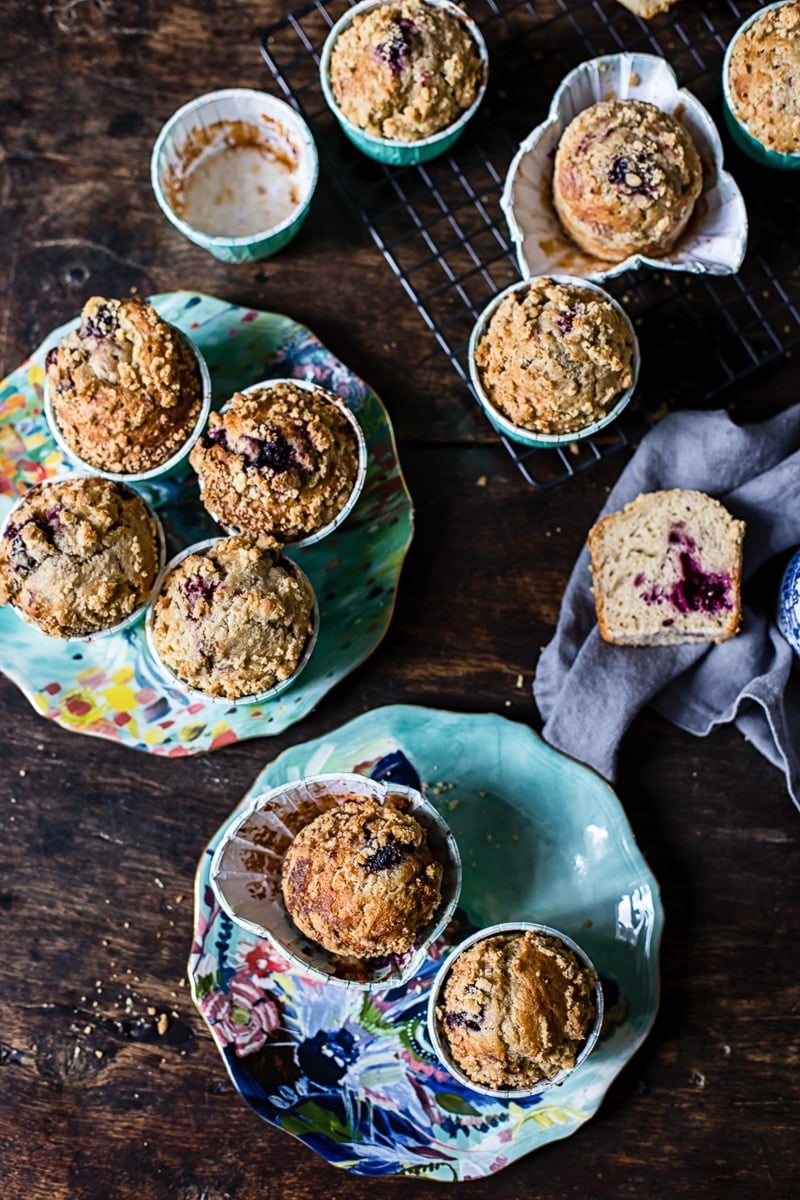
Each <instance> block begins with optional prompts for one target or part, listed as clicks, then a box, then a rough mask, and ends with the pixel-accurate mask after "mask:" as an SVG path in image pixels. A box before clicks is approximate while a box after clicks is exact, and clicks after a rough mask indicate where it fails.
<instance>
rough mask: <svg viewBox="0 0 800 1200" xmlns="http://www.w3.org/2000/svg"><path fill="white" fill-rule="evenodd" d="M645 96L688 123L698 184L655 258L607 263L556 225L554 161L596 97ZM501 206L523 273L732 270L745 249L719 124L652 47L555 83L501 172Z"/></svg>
mask: <svg viewBox="0 0 800 1200" xmlns="http://www.w3.org/2000/svg"><path fill="white" fill-rule="evenodd" d="M609 99H617V100H630V99H635V100H645V101H649V102H650V103H651V104H655V105H656V106H657V107H658V108H660V109H661V110H662V111H663V112H667V113H672V114H674V115H675V116H676V117H678V119H679V120H680V121H681V124H682V125H683V126H684V127H685V128H686V129H687V131H688V132H689V134H690V135H691V137H692V140H693V142H694V144H695V146H696V147H697V151H698V154H699V155H700V159H701V162H702V164H703V190H702V192H701V194H700V196H699V197H698V200H697V203H696V205H695V209H694V213H693V214H692V218H691V220H690V222H689V225H688V227H687V229H686V230H685V232H684V233H683V234H682V235H681V237H680V238H679V239H678V241H677V243H676V245H675V246H674V247H673V249H672V250H671V251H670V252H669V253H668V254H664V255H661V256H660V257H658V258H655V257H648V256H646V255H639V254H635V255H631V256H630V257H629V258H626V259H625V260H624V261H623V262H619V263H609V262H605V261H603V260H601V259H598V258H593V257H592V256H591V255H588V254H585V253H584V252H583V251H582V250H580V249H579V247H578V246H576V245H575V243H574V242H573V241H572V240H571V239H570V238H569V237H568V236H567V234H566V233H565V232H564V230H563V229H562V227H561V224H560V222H559V220H558V216H557V215H556V212H555V209H554V207H553V202H552V181H553V161H554V157H555V151H556V148H557V146H558V143H559V141H560V138H561V135H562V133H563V132H564V130H565V129H566V127H567V125H569V123H570V122H571V121H572V120H573V118H574V117H576V116H577V115H578V113H580V112H582V111H583V110H584V109H586V108H589V107H590V105H592V104H595V103H597V102H599V101H601V100H609ZM500 205H501V208H502V210H503V213H504V214H505V217H506V220H507V222H508V228H509V232H510V234H511V238H512V241H513V242H514V246H515V248H516V254H517V262H518V264H519V269H520V273H521V274H522V275H523V276H529V275H551V274H553V273H558V274H562V275H576V276H581V277H583V278H585V279H592V280H594V281H595V282H596V283H599V282H601V281H602V280H604V279H611V278H612V277H613V276H615V275H620V274H622V272H623V271H629V270H632V269H634V268H637V267H642V266H646V267H655V268H657V269H659V270H664V271H688V272H691V273H692V274H696V275H732V274H735V273H736V272H737V271H738V270H739V267H740V266H741V264H742V261H743V259H744V255H745V250H746V249H747V212H746V210H745V206H744V200H743V198H742V194H741V192H740V191H739V188H738V186H737V185H736V183H735V181H734V180H733V178H732V177H731V176H730V175H729V174H728V172H727V171H725V170H724V169H723V150H722V143H721V141H720V137H719V133H718V132H717V128H716V126H715V124H714V122H713V120H712V119H711V117H710V115H709V114H708V112H707V111H706V109H705V108H704V107H703V105H702V104H701V103H700V101H699V100H698V99H697V98H696V97H695V96H693V95H692V93H691V92H688V91H686V89H685V88H679V87H678V80H677V78H676V76H675V72H674V71H673V70H672V68H671V66H670V65H669V63H668V62H667V61H666V60H665V59H663V58H659V57H658V56H657V55H655V54H633V53H623V54H614V55H610V56H608V57H601V58H593V59H590V60H589V61H588V62H584V63H581V64H580V66H578V67H576V68H575V69H574V70H573V71H570V73H569V74H568V75H567V76H566V78H565V79H564V80H563V82H562V83H561V85H560V86H559V88H558V89H557V91H556V93H555V95H554V97H553V102H552V104H551V106H550V112H549V114H548V117H547V119H546V120H545V121H544V122H543V123H542V124H541V125H538V126H537V127H536V129H534V130H533V132H532V133H530V134H529V135H528V137H527V138H526V139H525V140H524V141H523V142H522V144H521V145H520V147H519V150H518V151H517V153H516V155H515V156H514V158H513V160H512V162H511V166H510V167H509V170H508V174H507V176H506V181H505V186H504V188H503V195H502V197H501V201H500Z"/></svg>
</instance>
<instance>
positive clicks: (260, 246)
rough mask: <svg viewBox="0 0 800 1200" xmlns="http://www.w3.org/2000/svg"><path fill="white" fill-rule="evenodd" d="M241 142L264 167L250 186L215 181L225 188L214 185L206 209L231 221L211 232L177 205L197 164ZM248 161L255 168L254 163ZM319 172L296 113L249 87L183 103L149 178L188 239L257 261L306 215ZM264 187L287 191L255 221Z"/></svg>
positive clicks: (157, 149) (218, 253)
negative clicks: (271, 211)
mask: <svg viewBox="0 0 800 1200" xmlns="http://www.w3.org/2000/svg"><path fill="white" fill-rule="evenodd" d="M259 135H260V136H259ZM237 143H240V144H241V145H243V146H245V147H246V148H248V149H252V150H254V151H255V152H256V157H255V164H256V165H257V166H258V170H259V171H260V174H259V176H258V178H257V179H256V180H255V183H254V184H253V185H252V190H251V192H250V193H248V190H247V188H245V187H236V188H235V187H233V186H231V187H230V189H227V188H225V187H224V186H223V185H224V180H219V181H217V182H218V183H219V184H220V187H221V191H220V187H217V188H214V187H213V186H212V187H209V189H208V194H207V196H206V198H205V201H204V205H203V207H204V217H206V216H207V214H208V212H211V213H212V214H213V215H214V217H215V218H216V220H217V221H221V222H222V223H223V224H227V223H230V225H231V228H230V229H226V230H225V232H221V233H212V232H208V231H207V229H206V228H200V227H199V226H197V225H193V224H191V223H190V221H189V220H188V219H187V218H186V216H185V215H183V214H182V212H181V211H180V210H181V209H182V208H183V207H184V205H183V203H182V200H183V197H184V195H185V187H186V182H187V180H188V179H189V178H190V176H191V172H192V170H193V169H196V168H197V166H198V164H204V167H205V168H207V169H210V168H209V164H211V160H212V158H213V157H214V156H215V155H220V154H221V153H222V152H225V153H227V152H228V151H230V150H231V149H233V148H235V147H236V145H237ZM259 164H260V165H259ZM211 165H212V166H213V164H211ZM248 165H249V166H250V167H252V168H253V169H254V170H255V169H256V166H254V164H253V163H249V164H248ZM223 173H224V172H223ZM243 174H244V172H243ZM318 175H319V161H318V157H317V148H316V146H315V144H314V139H313V137H312V135H311V131H310V129H309V128H308V126H307V125H306V123H305V121H304V120H303V119H302V117H301V116H300V115H299V113H297V112H296V111H295V110H294V109H293V108H291V107H290V106H289V105H288V104H286V103H285V102H284V101H283V100H279V99H278V98H277V97H276V96H270V95H269V94H268V93H267V92H259V91H256V90H255V89H252V88H225V89H223V90H221V91H217V92H209V93H207V94H206V95H203V96H198V97H196V98H195V99H194V100H190V101H189V102H188V104H184V105H183V107H182V108H179V109H178V111H177V112H175V113H174V114H173V115H172V116H171V117H170V119H169V120H168V121H167V122H166V124H165V125H164V127H163V129H162V130H161V132H160V134H159V135H158V138H157V139H156V142H155V145H154V147H153V153H152V156H151V159H150V181H151V183H152V186H153V191H154V192H155V197H156V200H157V201H158V204H159V207H160V208H161V211H162V212H163V213H164V215H165V216H166V218H167V219H168V220H169V221H170V222H171V223H172V224H173V225H174V226H175V228H176V229H177V230H179V232H180V233H182V234H183V236H184V237H186V238H188V239H189V241H190V242H194V243H195V245H197V246H201V247H202V248H203V249H204V250H207V251H208V252H209V254H213V255H214V257H215V258H219V259H221V260H222V261H223V262H233V263H247V262H258V261H259V260H260V259H263V258H269V257H270V256H271V255H273V254H277V252H278V251H279V250H282V249H283V248H284V247H285V246H287V245H288V244H289V242H290V241H291V240H292V238H294V236H295V235H296V234H297V233H298V231H299V229H300V227H301V225H302V224H303V222H304V221H305V219H306V216H307V215H308V210H309V206H310V204H311V198H312V196H313V195H314V190H315V188H316V186H317V178H318ZM248 182H250V181H249V180H248ZM259 187H260V188H261V190H260V191H259V190H258V189H259ZM287 187H288V199H287V197H286V192H287ZM220 195H222V196H223V197H224V201H225V208H224V209H223V207H222V201H221V200H220ZM264 195H272V196H273V197H275V196H277V195H281V197H282V199H281V203H280V205H279V206H278V207H277V208H276V209H275V213H274V216H273V217H272V218H271V217H270V214H269V213H267V214H266V215H265V220H264V225H263V227H261V228H258V226H259V224H260V221H259V216H260V215H261V214H260V213H259V211H258V208H259V206H261V211H262V213H263V204H264V201H263V196H264ZM254 196H258V197H259V200H258V201H255V200H254V199H253V197H254ZM215 200H216V201H218V203H216V206H215ZM253 205H255V206H256V208H255V211H254V209H253ZM196 219H197V218H196ZM205 223H206V222H204V224H205Z"/></svg>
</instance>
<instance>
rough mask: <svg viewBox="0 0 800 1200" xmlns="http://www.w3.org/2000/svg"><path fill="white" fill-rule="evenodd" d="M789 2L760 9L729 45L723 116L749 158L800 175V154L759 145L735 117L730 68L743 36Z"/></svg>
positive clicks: (725, 60)
mask: <svg viewBox="0 0 800 1200" xmlns="http://www.w3.org/2000/svg"><path fill="white" fill-rule="evenodd" d="M790 2H793V0H777V3H775V4H767V5H765V7H764V8H760V9H758V11H757V12H754V13H753V14H752V16H749V17H748V18H747V20H746V21H743V22H742V24H741V25H740V26H739V28H738V29H737V30H736V33H735V34H734V35H733V37H732V38H731V40H730V42H729V43H728V45H727V48H726V50H725V57H724V58H723V60H722V112H723V117H724V118H725V128H726V129H727V130H728V133H729V134H730V136H731V139H732V141H733V142H734V143H735V144H736V145H737V146H738V147H739V149H740V150H742V151H744V153H745V154H746V155H747V156H748V157H749V158H751V159H753V161H754V162H757V163H759V164H760V165H761V166H762V167H772V168H774V169H776V170H778V171H800V150H794V151H790V152H786V153H784V152H783V151H780V150H770V149H769V147H768V146H765V145H764V143H763V142H761V141H759V139H758V138H757V137H755V136H754V135H753V134H752V133H751V132H750V130H749V129H748V127H747V123H746V122H745V121H742V120H740V119H739V117H738V116H737V115H736V103H735V101H734V97H733V92H732V89H731V82H730V68H731V58H732V56H733V53H734V49H735V47H736V43H737V41H738V40H739V38H740V37H741V36H742V34H743V33H746V32H747V30H748V29H750V27H751V26H752V25H755V23H756V21H758V20H760V18H761V17H763V16H764V14H765V13H768V12H772V11H773V10H774V9H776V8H783V6H784V4H787V3H790Z"/></svg>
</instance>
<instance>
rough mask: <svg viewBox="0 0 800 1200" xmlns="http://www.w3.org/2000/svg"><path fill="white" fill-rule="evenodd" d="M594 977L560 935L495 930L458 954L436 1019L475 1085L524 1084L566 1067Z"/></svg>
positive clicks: (579, 1041) (583, 1023)
mask: <svg viewBox="0 0 800 1200" xmlns="http://www.w3.org/2000/svg"><path fill="white" fill-rule="evenodd" d="M595 984H596V979H595V975H594V973H593V972H592V971H591V970H590V969H589V968H588V967H587V966H586V965H585V964H584V963H582V962H581V961H580V959H579V958H578V956H577V955H576V954H575V953H574V951H573V950H572V949H571V948H570V947H569V946H567V945H566V944H565V943H564V942H563V941H562V940H561V939H560V938H558V937H556V936H554V935H552V934H549V933H544V932H541V931H539V930H531V929H526V930H524V931H520V932H518V933H517V932H512V933H503V934H495V935H493V936H490V937H487V938H483V939H481V940H480V941H477V942H474V943H473V945H471V946H469V947H468V948H467V949H466V950H464V951H463V952H462V953H460V954H458V956H457V957H456V960H455V962H454V963H453V966H452V968H451V969H450V971H449V974H448V976H447V979H446V982H445V986H444V994H443V1003H442V1004H441V1005H440V1006H439V1007H438V1008H437V1017H438V1019H439V1022H440V1025H441V1028H442V1030H443V1033H444V1037H445V1040H446V1042H447V1045H448V1047H449V1051H450V1054H451V1055H452V1058H453V1061H454V1062H455V1063H456V1064H457V1066H458V1067H459V1068H460V1069H461V1070H462V1071H463V1072H464V1074H465V1075H466V1076H467V1077H468V1078H469V1079H471V1080H472V1081H473V1082H474V1083H478V1084H482V1085H483V1086H486V1087H490V1088H498V1089H501V1088H525V1087H531V1086H533V1085H535V1084H537V1083H540V1082H542V1081H545V1080H550V1079H554V1078H555V1077H556V1076H557V1075H560V1074H561V1072H563V1071H568V1070H571V1069H572V1067H574V1066H575V1062H576V1060H577V1058H578V1055H579V1054H580V1052H581V1050H582V1049H583V1047H584V1046H585V1044H586V1042H587V1039H588V1038H589V1036H590V1034H591V1032H592V1030H593V1027H594V1024H595V1021H596V1018H597V1002H596V997H595Z"/></svg>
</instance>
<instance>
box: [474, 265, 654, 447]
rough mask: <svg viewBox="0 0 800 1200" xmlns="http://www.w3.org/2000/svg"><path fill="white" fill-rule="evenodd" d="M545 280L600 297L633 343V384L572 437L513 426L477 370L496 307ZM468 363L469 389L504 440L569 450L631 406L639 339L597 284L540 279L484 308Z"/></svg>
mask: <svg viewBox="0 0 800 1200" xmlns="http://www.w3.org/2000/svg"><path fill="white" fill-rule="evenodd" d="M545 280H552V281H553V282H554V283H561V284H566V285H567V286H569V287H575V286H579V287H585V288H588V289H589V290H590V291H592V292H596V293H597V294H598V295H599V296H602V298H603V299H604V300H607V301H608V303H609V304H610V305H611V306H612V307H613V308H614V309H615V311H616V312H618V313H619V314H620V316H621V317H622V318H623V319H624V321H625V324H626V325H627V327H628V329H629V331H630V335H631V341H632V343H633V357H632V361H631V370H632V372H633V380H632V382H631V385H630V387H628V388H626V389H625V390H624V391H623V392H621V393H620V395H619V397H618V398H617V399H616V400H615V402H614V405H613V406H612V407H611V408H610V409H609V410H608V412H607V413H606V414H605V416H604V417H601V418H600V419H599V420H597V421H593V422H592V423H591V424H589V425H585V426H584V427H583V428H582V429H578V430H575V431H573V432H572V433H538V432H536V431H535V430H532V429H525V428H523V427H522V426H521V425H515V424H514V422H513V421H512V420H510V418H509V417H507V416H506V415H505V413H503V412H501V411H500V409H498V408H497V407H496V406H495V405H494V404H493V403H492V401H491V399H490V397H489V395H488V393H487V391H486V389H485V388H484V386H483V382H482V380H481V373H480V369H479V367H478V365H477V363H476V361H475V351H476V349H477V347H478V344H479V343H480V341H481V339H482V338H483V336H484V334H485V333H486V330H487V329H488V326H489V322H490V321H491V319H492V317H493V316H494V314H495V312H496V311H497V309H498V307H499V306H500V304H501V303H502V301H503V300H504V299H505V297H506V296H509V295H513V294H514V293H517V292H520V293H525V292H527V290H528V288H530V287H534V286H535V285H536V284H538V283H542V282H544V281H545ZM467 355H468V363H469V377H470V382H471V383H472V389H473V391H474V393H475V395H476V397H477V399H478V402H479V404H480V406H481V408H482V409H483V411H484V412H485V413H486V416H487V417H488V418H489V420H490V421H491V423H492V425H493V426H494V428H495V429H496V430H497V431H498V432H499V433H502V434H503V435H504V436H505V437H507V438H509V439H510V440H511V441H513V442H518V443H520V444H521V445H523V446H532V447H534V448H535V449H539V450H548V449H553V448H554V447H556V446H568V445H569V444H570V443H571V442H579V441H582V440H583V439H584V438H588V437H591V436H592V435H593V434H595V433H598V432H599V431H600V430H601V429H605V427H606V426H607V425H610V424H611V422H612V421H615V420H616V419H617V417H618V416H619V415H620V413H621V412H622V411H623V409H624V408H626V407H627V405H628V404H629V403H630V401H631V398H632V396H633V393H634V392H635V390H636V385H637V383H638V380H639V368H640V365H641V357H640V353H639V339H638V338H637V336H636V331H635V330H634V328H633V323H632V321H631V319H630V317H629V316H628V314H627V313H626V312H625V309H624V308H623V307H622V305H621V304H619V303H618V302H617V301H616V300H615V299H614V297H613V296H610V295H609V293H608V292H606V291H604V290H603V289H602V288H601V287H599V286H598V284H596V283H593V282H591V281H590V280H588V279H576V277H575V276H574V275H541V276H537V277H535V278H532V279H523V280H521V281H520V282H518V283H512V284H511V286H510V287H507V288H505V289H504V290H503V291H502V292H499V293H498V295H496V296H495V297H494V298H493V299H492V300H490V301H489V303H488V304H487V305H486V307H485V308H484V310H483V312H482V313H481V314H480V316H479V317H478V319H477V321H476V322H475V324H474V325H473V327H472V333H471V335H470V339H469V347H468V351H467Z"/></svg>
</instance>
